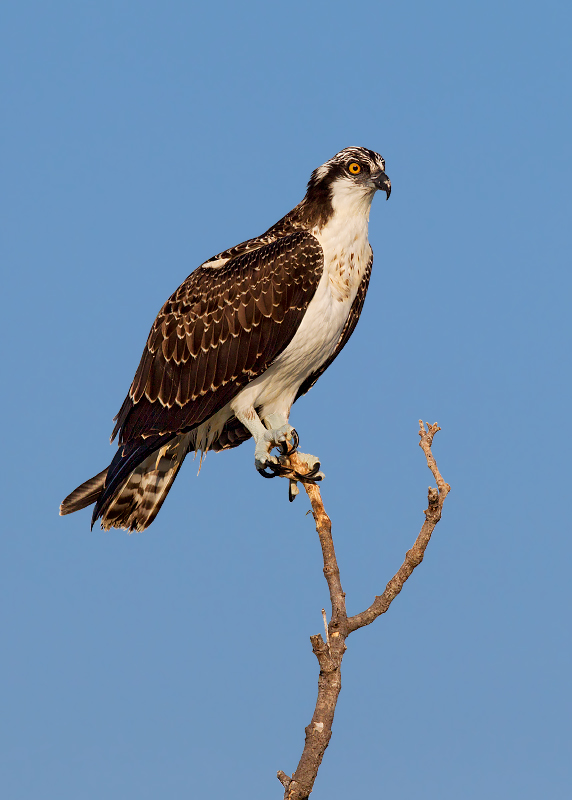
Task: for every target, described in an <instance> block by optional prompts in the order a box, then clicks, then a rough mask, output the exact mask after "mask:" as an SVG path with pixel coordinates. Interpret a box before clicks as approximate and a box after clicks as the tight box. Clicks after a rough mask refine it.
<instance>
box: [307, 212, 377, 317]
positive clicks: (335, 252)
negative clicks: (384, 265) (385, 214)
mask: <svg viewBox="0 0 572 800" xmlns="http://www.w3.org/2000/svg"><path fill="white" fill-rule="evenodd" d="M367 200H368V201H369V202H367V205H366V204H364V206H365V207H364V206H361V204H360V206H358V208H354V207H353V205H352V206H350V207H349V208H347V209H346V208H343V204H340V203H338V206H339V205H342V208H338V209H336V211H337V212H338V213H335V214H334V215H333V217H332V219H331V220H330V221H329V222H328V224H327V225H325V226H324V227H323V228H322V229H321V230H320V229H315V230H313V231H312V234H313V235H314V236H315V237H316V239H317V240H318V241H319V242H320V244H321V246H322V250H323V252H324V271H325V272H326V273H327V275H328V279H329V285H330V291H331V293H332V297H333V299H334V300H336V301H338V302H340V303H344V302H347V301H348V300H349V302H350V305H351V303H352V302H353V300H354V298H355V296H356V294H357V290H358V286H359V285H360V283H361V280H362V278H363V276H364V273H365V270H366V267H367V265H368V263H369V260H370V258H371V248H370V246H369V241H368V238H367V233H368V220H369V204H370V202H371V201H370V200H369V197H368V198H367ZM344 211H346V212H347V213H344Z"/></svg>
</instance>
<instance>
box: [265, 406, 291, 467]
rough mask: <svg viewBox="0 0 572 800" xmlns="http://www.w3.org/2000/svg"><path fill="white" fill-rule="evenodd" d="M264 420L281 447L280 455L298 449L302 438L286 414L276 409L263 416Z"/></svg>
mask: <svg viewBox="0 0 572 800" xmlns="http://www.w3.org/2000/svg"><path fill="white" fill-rule="evenodd" d="M263 422H264V424H265V425H266V427H267V428H268V431H269V433H270V434H271V435H272V438H273V440H274V441H275V442H276V446H277V447H279V448H280V455H282V456H288V455H290V453H293V452H294V450H296V448H297V447H298V444H299V442H300V440H299V438H298V434H297V433H296V430H295V429H294V428H293V427H292V426H291V425H290V424H289V423H288V416H287V415H286V414H284V413H280V412H278V411H275V412H274V413H272V414H268V415H267V416H265V417H263Z"/></svg>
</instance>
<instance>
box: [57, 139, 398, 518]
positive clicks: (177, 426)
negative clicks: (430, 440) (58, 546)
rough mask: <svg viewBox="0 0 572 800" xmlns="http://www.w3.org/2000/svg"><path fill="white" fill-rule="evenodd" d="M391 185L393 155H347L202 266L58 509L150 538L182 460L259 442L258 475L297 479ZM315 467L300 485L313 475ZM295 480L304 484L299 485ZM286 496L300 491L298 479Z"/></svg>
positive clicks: (174, 302)
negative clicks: (299, 413) (378, 211)
mask: <svg viewBox="0 0 572 800" xmlns="http://www.w3.org/2000/svg"><path fill="white" fill-rule="evenodd" d="M378 189H382V190H383V191H385V193H386V195H387V198H388V199H389V195H390V192H391V183H390V181H389V178H388V177H387V175H386V174H385V162H384V160H383V158H382V157H381V156H380V155H378V153H374V152H373V151H372V150H367V149H366V148H363V147H347V148H346V149H345V150H342V151H341V152H340V153H338V154H337V155H335V156H334V157H333V158H331V159H330V160H329V161H326V163H325V164H323V165H322V166H321V167H318V168H317V169H316V170H314V172H313V173H312V176H311V178H310V181H309V182H308V189H307V192H306V196H305V197H304V199H303V200H302V202H301V203H299V204H298V205H297V206H296V208H294V209H293V210H292V211H290V212H289V213H288V214H286V216H285V217H283V218H282V219H281V220H280V221H279V222H277V223H276V224H275V225H273V226H272V227H271V228H269V229H268V230H267V231H266V233H263V234H262V235H261V236H257V237H255V238H254V239H249V240H248V241H246V242H243V243H242V244H239V245H236V247H232V248H231V249H230V250H225V251H224V252H222V253H219V254H218V255H216V256H213V258H211V259H209V260H208V261H205V263H204V264H202V265H201V266H200V267H198V268H197V269H196V270H195V271H194V272H192V273H191V274H190V275H189V277H188V278H187V279H186V280H185V281H184V282H183V283H182V284H181V286H179V288H178V289H177V291H176V292H175V293H174V294H173V295H171V297H170V298H169V299H168V300H167V302H166V303H165V305H164V306H163V308H162V309H161V311H160V312H159V314H158V316H157V319H156V320H155V322H154V323H153V327H152V328H151V332H150V334H149V338H148V339H147V344H146V346H145V350H144V352H143V356H142V358H141V362H140V364H139V367H138V369H137V372H136V373H135V377H134V379H133V383H132V384H131V388H130V389H129V394H128V395H127V397H126V398H125V402H124V403H123V405H122V406H121V409H120V411H119V413H118V415H117V416H116V417H115V422H116V425H115V429H114V431H113V434H112V437H111V441H113V439H114V438H115V437H116V436H117V435H119V447H118V449H117V452H116V454H115V457H114V458H113V460H112V462H111V464H110V465H109V467H107V468H106V469H104V470H103V472H100V473H99V475H96V476H95V477H94V478H91V479H90V480H88V481H86V482H85V483H83V484H82V485H81V486H79V487H78V488H77V489H76V490H75V491H73V492H72V493H71V494H70V495H69V496H68V497H66V499H65V500H64V501H63V503H62V504H61V506H60V514H71V513H72V512H74V511H78V510H79V509H81V508H85V507H86V506H88V505H91V504H92V503H95V509H94V512H93V518H92V526H93V523H94V522H95V521H96V520H97V519H101V526H102V528H104V529H106V530H107V529H109V528H113V527H114V528H125V529H127V530H130V531H134V530H136V531H142V530H144V529H145V528H147V527H148V526H149V525H150V524H151V523H152V522H153V520H154V519H155V517H156V515H157V513H158V512H159V509H160V508H161V505H162V504H163V501H164V500H165V497H166V496H167V493H168V491H169V489H170V488H171V486H172V484H173V481H174V480H175V477H176V476H177V473H178V471H179V469H180V467H181V464H182V463H183V460H184V458H185V456H186V454H187V453H188V452H189V451H190V450H193V451H194V452H195V453H197V452H199V451H200V452H201V457H202V454H204V453H206V452H207V451H208V450H226V449H228V448H230V447H236V446H237V445H239V444H241V443H242V442H244V441H246V440H247V439H249V438H250V437H251V436H252V437H253V438H254V442H255V449H254V460H255V466H256V469H257V470H258V471H259V472H260V473H261V474H263V475H265V477H275V476H276V475H288V476H289V477H290V478H292V470H289V469H287V468H286V467H285V466H284V459H283V458H282V461H281V458H280V457H278V458H277V457H276V456H274V455H272V454H271V451H272V449H273V448H274V447H278V448H279V450H280V453H281V455H282V456H287V455H288V453H289V452H292V448H295V447H297V445H298V435H297V433H296V431H295V430H294V429H293V428H292V427H291V425H290V424H289V416H290V409H291V407H292V404H293V403H294V402H295V401H296V400H297V399H298V398H299V397H300V396H301V395H303V394H305V393H306V392H307V391H308V390H309V389H310V388H311V387H312V386H313V385H314V384H315V383H316V381H317V380H318V378H319V377H320V375H321V374H322V373H323V372H324V370H325V369H327V367H328V366H329V365H330V364H331V363H332V361H333V360H334V359H335V357H336V356H337V355H338V353H339V352H340V351H341V350H342V348H343V347H344V346H345V344H346V342H347V341H348V339H349V338H350V336H351V334H352V333H353V330H354V328H355V326H356V324H357V321H358V319H359V316H360V313H361V310H362V307H363V302H364V299H365V295H366V292H367V288H368V284H369V278H370V275H371V267H372V262H373V253H372V250H371V247H370V244H369V241H368V220H369V211H370V207H371V202H372V199H373V196H374V194H375V192H376V191H377V190H378ZM308 463H309V464H310V466H311V467H312V469H311V471H310V473H309V474H308V475H306V476H302V475H300V474H299V473H294V477H295V478H297V479H298V480H302V481H310V482H312V481H316V480H319V479H320V478H321V477H322V474H321V473H320V472H318V470H319V466H320V465H319V462H317V459H313V460H312V458H311V457H308ZM293 486H294V490H293ZM290 487H291V492H290V499H293V497H294V496H295V494H296V492H297V490H296V488H295V483H294V482H293V481H291V483H290Z"/></svg>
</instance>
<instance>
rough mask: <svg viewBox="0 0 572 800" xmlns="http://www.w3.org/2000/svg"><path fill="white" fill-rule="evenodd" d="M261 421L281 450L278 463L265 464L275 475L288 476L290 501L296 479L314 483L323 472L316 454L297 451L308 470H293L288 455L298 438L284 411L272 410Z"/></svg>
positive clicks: (320, 478) (292, 496) (298, 440)
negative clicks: (303, 471)
mask: <svg viewBox="0 0 572 800" xmlns="http://www.w3.org/2000/svg"><path fill="white" fill-rule="evenodd" d="M263 421H264V424H265V425H266V427H267V428H268V429H269V430H270V431H271V432H272V435H273V438H274V440H275V441H276V442H278V447H279V448H280V451H281V452H280V456H279V457H278V465H276V464H274V463H269V464H268V465H267V466H268V468H269V470H270V471H271V472H273V473H274V475H275V476H281V477H283V478H289V480H290V484H289V488H288V499H289V500H290V502H292V501H293V500H294V499H295V498H296V497H297V495H298V493H299V489H298V483H297V482H298V481H301V482H302V483H316V482H317V481H321V480H322V478H323V477H324V473H323V472H320V461H319V459H317V458H316V456H311V455H309V454H307V453H298V457H299V458H301V459H302V460H303V461H305V462H306V464H307V465H308V469H309V472H307V473H306V474H302V473H300V472H298V471H297V470H295V469H294V468H293V467H292V465H291V464H290V459H289V456H291V455H292V453H294V452H296V450H297V447H298V445H299V443H300V439H299V437H298V433H297V432H296V430H295V429H294V428H293V427H292V426H291V425H290V424H289V423H288V416H287V415H286V414H284V413H279V412H274V413H272V414H268V415H267V416H265V417H263ZM262 474H264V476H265V477H267V478H268V477H271V476H270V475H269V474H268V472H265V473H262ZM272 477H274V476H272Z"/></svg>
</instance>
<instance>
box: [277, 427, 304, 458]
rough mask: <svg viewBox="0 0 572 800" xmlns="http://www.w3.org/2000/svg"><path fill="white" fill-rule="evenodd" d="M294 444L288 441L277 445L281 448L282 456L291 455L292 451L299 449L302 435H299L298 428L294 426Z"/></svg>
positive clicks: (292, 434)
mask: <svg viewBox="0 0 572 800" xmlns="http://www.w3.org/2000/svg"><path fill="white" fill-rule="evenodd" d="M291 436H292V444H291V445H289V444H288V442H287V441H283V442H280V443H279V444H278V445H277V446H278V447H279V448H280V456H285V457H286V458H287V457H288V456H291V455H292V453H295V452H296V450H297V449H298V445H299V444H300V437H299V436H298V431H297V430H296V428H292V433H291Z"/></svg>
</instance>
